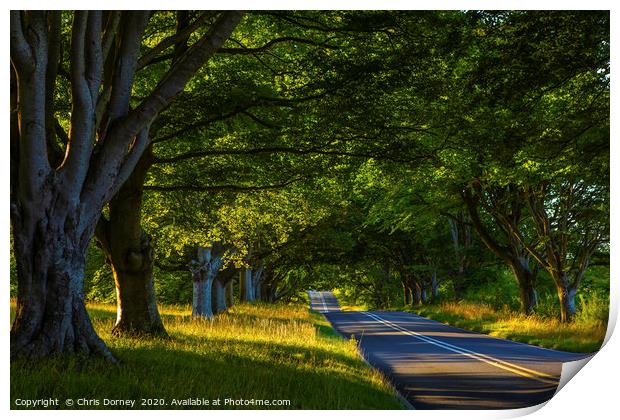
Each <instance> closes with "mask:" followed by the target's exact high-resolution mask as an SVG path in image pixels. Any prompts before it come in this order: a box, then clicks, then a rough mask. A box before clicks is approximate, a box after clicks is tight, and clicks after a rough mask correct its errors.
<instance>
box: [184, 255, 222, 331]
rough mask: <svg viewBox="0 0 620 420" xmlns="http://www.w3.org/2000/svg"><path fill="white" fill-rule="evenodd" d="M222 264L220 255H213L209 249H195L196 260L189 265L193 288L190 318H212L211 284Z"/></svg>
mask: <svg viewBox="0 0 620 420" xmlns="http://www.w3.org/2000/svg"><path fill="white" fill-rule="evenodd" d="M222 262H223V261H222V255H217V256H215V255H213V249H212V248H211V247H207V248H204V247H200V246H199V247H197V249H196V259H194V260H192V263H191V272H192V280H193V286H194V288H193V299H192V317H194V318H207V319H211V318H213V298H212V293H213V282H214V280H215V276H216V274H217V272H218V271H219V269H220V267H221V266H222Z"/></svg>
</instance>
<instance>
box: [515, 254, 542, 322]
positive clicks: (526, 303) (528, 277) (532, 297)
mask: <svg viewBox="0 0 620 420" xmlns="http://www.w3.org/2000/svg"><path fill="white" fill-rule="evenodd" d="M510 268H511V269H512V272H513V273H514V275H515V279H516V280H517V285H518V286H519V296H520V299H521V312H523V313H524V314H526V315H530V314H532V313H533V312H534V308H535V307H536V305H537V304H538V294H537V293H536V287H535V286H536V271H535V270H532V269H531V268H530V266H529V258H527V257H522V258H515V259H512V260H511V262H510Z"/></svg>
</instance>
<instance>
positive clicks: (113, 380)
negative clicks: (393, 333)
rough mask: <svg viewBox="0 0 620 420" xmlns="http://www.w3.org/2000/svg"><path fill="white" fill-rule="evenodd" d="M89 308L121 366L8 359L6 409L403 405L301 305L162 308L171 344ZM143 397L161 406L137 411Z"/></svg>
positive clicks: (351, 347)
mask: <svg viewBox="0 0 620 420" xmlns="http://www.w3.org/2000/svg"><path fill="white" fill-rule="evenodd" d="M88 310H89V313H90V314H91V318H92V320H93V324H94V326H95V329H96V330H97V332H98V333H99V334H100V336H101V337H102V338H103V339H104V340H105V341H106V343H107V344H108V346H109V347H110V348H111V350H112V351H113V353H114V354H115V355H116V356H117V357H118V358H119V359H120V360H121V363H119V364H118V365H110V364H109V363H107V362H105V361H103V360H96V359H95V360H92V359H85V358H81V357H78V356H71V357H62V358H52V359H45V360H41V361H37V362H34V363H33V362H32V361H28V360H17V361H14V362H13V363H12V364H11V406H12V408H19V407H17V406H16V405H15V400H16V399H17V398H22V399H24V398H30V399H36V398H50V397H53V398H58V399H59V400H60V402H61V406H60V407H59V408H67V407H65V406H63V402H64V401H65V400H66V399H68V398H71V399H74V400H77V399H78V398H90V399H97V400H100V401H102V400H103V399H104V398H108V399H136V400H137V405H138V406H136V407H135V408H178V406H170V405H169V404H170V402H171V400H172V399H177V400H182V399H188V398H199V399H202V398H204V399H209V400H215V399H217V398H220V399H221V400H222V401H223V400H224V399H226V398H232V399H244V400H253V399H254V400H274V399H279V400H290V405H285V406H277V407H273V408H296V409H370V408H374V409H397V408H402V405H401V403H400V402H399V401H398V400H397V398H396V396H395V394H394V392H393V390H392V388H391V387H390V385H389V384H388V383H387V381H386V380H385V379H384V378H383V377H382V376H381V375H380V374H379V373H377V372H376V371H374V370H372V369H370V368H369V367H368V366H367V365H366V364H365V363H364V362H363V360H362V359H361V358H360V357H359V354H358V350H357V347H356V345H355V342H352V341H345V340H343V339H342V338H340V337H339V336H338V335H337V334H336V333H335V332H334V331H333V330H332V329H331V327H330V326H329V324H328V323H327V321H325V319H324V318H323V317H322V316H320V315H318V314H316V313H311V312H309V311H308V310H307V307H304V306H303V305H284V304H278V305H267V304H254V305H249V304H244V305H239V306H236V307H234V308H232V310H231V311H230V312H228V313H225V314H222V315H219V316H217V317H216V318H214V319H213V320H212V321H196V320H192V319H191V316H190V315H191V310H190V308H189V307H188V306H183V305H165V306H162V307H161V313H162V317H163V320H164V324H165V326H166V329H167V330H168V333H169V334H170V339H147V338H114V337H112V336H111V335H110V330H111V329H112V326H113V324H114V318H115V307H114V306H112V305H107V304H91V305H89V306H88ZM142 398H147V399H149V398H150V399H164V401H166V403H167V404H168V405H165V406H161V405H159V406H150V407H149V406H146V407H145V406H139V404H140V402H141V399H142ZM181 407H184V408H196V407H194V406H191V405H185V406H181ZM74 408H80V407H76V406H74ZM90 408H92V407H90ZM95 408H110V407H102V406H99V407H95ZM198 408H209V407H198ZM212 408H220V409H227V408H245V409H255V408H267V407H265V406H263V405H260V404H258V402H256V404H254V405H252V404H250V405H245V406H219V407H212Z"/></svg>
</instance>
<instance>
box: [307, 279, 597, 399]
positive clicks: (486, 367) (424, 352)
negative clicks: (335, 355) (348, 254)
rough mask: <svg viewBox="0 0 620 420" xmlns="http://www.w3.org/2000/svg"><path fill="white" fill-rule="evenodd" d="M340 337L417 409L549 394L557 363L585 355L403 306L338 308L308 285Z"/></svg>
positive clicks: (312, 300) (554, 382) (557, 375)
mask: <svg viewBox="0 0 620 420" xmlns="http://www.w3.org/2000/svg"><path fill="white" fill-rule="evenodd" d="M308 294H309V296H310V307H311V309H313V310H315V311H318V312H321V313H322V314H323V315H324V316H325V317H326V318H327V320H328V321H329V322H331V324H332V325H333V326H334V328H335V329H336V331H338V332H339V333H340V334H341V335H342V336H344V337H347V338H349V337H354V338H355V339H356V340H357V341H358V345H359V348H360V350H361V352H362V354H363V355H364V357H365V359H366V360H367V361H368V363H370V364H371V365H372V366H374V367H376V368H377V369H379V370H380V371H382V372H383V373H384V374H385V375H386V376H387V377H388V378H390V380H391V381H392V382H393V384H394V386H395V387H396V388H397V389H398V391H399V392H400V393H401V394H402V395H403V396H404V397H405V398H406V399H407V400H408V401H409V402H410V403H411V404H412V405H413V406H414V407H415V408H418V409H508V408H522V407H529V406H532V405H536V404H540V403H542V402H545V401H547V400H549V399H550V398H551V397H552V396H553V394H554V393H555V391H556V389H557V386H558V383H559V380H560V375H561V372H562V363H563V362H568V361H573V360H579V359H583V358H585V357H588V356H589V354H582V353H568V352H562V351H556V350H549V349H544V348H540V347H536V346H531V345H528V344H523V343H516V342H514V341H509V340H504V339H500V338H495V337H491V336H488V335H484V334H479V333H474V332H471V331H466V330H462V329H459V328H455V327H451V326H448V325H445V324H442V323H440V322H437V321H433V320H430V319H427V318H424V317H421V316H418V315H415V314H411V313H406V312H378V311H377V312H370V311H364V312H354V311H351V312H349V311H346V312H345V311H341V310H340V305H339V304H338V300H337V299H336V297H335V296H334V294H333V293H331V292H319V291H309V292H308Z"/></svg>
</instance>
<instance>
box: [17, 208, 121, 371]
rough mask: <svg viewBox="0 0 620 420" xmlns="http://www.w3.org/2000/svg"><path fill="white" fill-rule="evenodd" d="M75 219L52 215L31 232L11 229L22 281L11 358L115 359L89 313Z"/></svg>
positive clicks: (83, 253)
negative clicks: (70, 356)
mask: <svg viewBox="0 0 620 420" xmlns="http://www.w3.org/2000/svg"><path fill="white" fill-rule="evenodd" d="M75 220H76V216H75V214H72V215H68V216H65V217H62V218H60V219H59V218H56V217H50V218H47V219H39V220H38V221H37V222H36V223H33V226H32V228H31V229H27V228H26V229H14V230H13V239H14V253H15V261H16V265H17V274H18V278H19V282H18V287H17V308H16V315H15V320H14V321H13V325H12V327H11V359H14V358H16V357H20V356H26V357H44V356H48V355H52V354H62V353H82V354H87V355H89V354H92V355H101V356H103V357H105V358H107V359H108V360H111V361H115V358H114V356H113V355H112V353H111V352H110V351H109V350H108V348H107V347H106V346H105V344H104V343H103V341H102V340H101V339H100V338H99V336H97V333H96V332H95V330H94V328H93V326H92V324H91V322H90V318H89V316H88V313H87V312H86V306H85V304H84V296H83V286H84V267H85V261H86V249H87V246H88V242H87V241H80V240H79V236H81V235H76V230H75V225H74V222H75ZM14 223H19V221H17V220H15V221H14ZM14 227H15V224H14ZM28 231H30V232H31V233H32V235H31V236H29V237H28V236H27V235H26V234H25V233H26V232H28ZM76 244H80V245H79V246H76Z"/></svg>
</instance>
